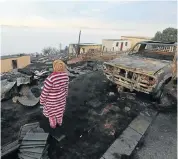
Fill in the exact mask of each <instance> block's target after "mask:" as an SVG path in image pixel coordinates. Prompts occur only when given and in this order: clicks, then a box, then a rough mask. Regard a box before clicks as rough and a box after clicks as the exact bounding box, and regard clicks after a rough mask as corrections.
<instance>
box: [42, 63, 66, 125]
mask: <svg viewBox="0 0 178 159" xmlns="http://www.w3.org/2000/svg"><path fill="white" fill-rule="evenodd" d="M68 85H69V77H68V75H67V72H66V66H65V64H64V62H63V61H61V60H55V61H54V62H53V73H52V74H51V75H49V76H48V77H47V78H46V80H45V82H44V88H43V91H42V93H41V96H40V104H41V105H43V106H44V107H43V114H44V116H45V117H47V118H49V123H50V126H51V128H56V125H57V124H59V125H62V119H63V114H64V111H65V105H66V97H67V95H68Z"/></svg>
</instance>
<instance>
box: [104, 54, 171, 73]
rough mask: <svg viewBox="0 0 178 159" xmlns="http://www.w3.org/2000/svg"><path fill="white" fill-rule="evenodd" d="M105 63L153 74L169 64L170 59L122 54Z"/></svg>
mask: <svg viewBox="0 0 178 159" xmlns="http://www.w3.org/2000/svg"><path fill="white" fill-rule="evenodd" d="M105 63H106V64H110V65H113V66H118V67H122V68H127V69H133V71H140V72H144V73H146V74H150V75H153V74H155V73H156V72H157V71H159V70H160V69H161V68H163V67H164V66H166V65H169V64H170V61H163V60H156V59H151V58H143V57H138V56H121V57H119V58H116V59H114V60H112V61H109V62H105Z"/></svg>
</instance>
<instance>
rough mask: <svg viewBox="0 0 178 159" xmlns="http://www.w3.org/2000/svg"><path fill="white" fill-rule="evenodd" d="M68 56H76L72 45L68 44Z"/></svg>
mask: <svg viewBox="0 0 178 159" xmlns="http://www.w3.org/2000/svg"><path fill="white" fill-rule="evenodd" d="M69 54H71V55H76V50H75V47H74V44H69Z"/></svg>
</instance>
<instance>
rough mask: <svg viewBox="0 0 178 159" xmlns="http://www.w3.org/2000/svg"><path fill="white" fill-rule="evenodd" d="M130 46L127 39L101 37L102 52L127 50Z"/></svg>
mask: <svg viewBox="0 0 178 159" xmlns="http://www.w3.org/2000/svg"><path fill="white" fill-rule="evenodd" d="M130 48H131V42H130V41H129V40H127V39H103V40H102V51H103V52H118V51H127V50H129V49H130Z"/></svg>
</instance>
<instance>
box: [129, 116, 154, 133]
mask: <svg viewBox="0 0 178 159" xmlns="http://www.w3.org/2000/svg"><path fill="white" fill-rule="evenodd" d="M150 123H151V121H149V120H148V119H147V118H145V117H144V116H142V115H139V116H138V117H136V118H135V119H134V120H133V121H132V122H131V123H130V125H129V127H131V128H132V129H134V130H135V131H137V132H138V133H139V134H141V135H144V133H145V131H146V130H147V128H148V127H149V125H150Z"/></svg>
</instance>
